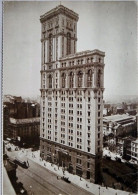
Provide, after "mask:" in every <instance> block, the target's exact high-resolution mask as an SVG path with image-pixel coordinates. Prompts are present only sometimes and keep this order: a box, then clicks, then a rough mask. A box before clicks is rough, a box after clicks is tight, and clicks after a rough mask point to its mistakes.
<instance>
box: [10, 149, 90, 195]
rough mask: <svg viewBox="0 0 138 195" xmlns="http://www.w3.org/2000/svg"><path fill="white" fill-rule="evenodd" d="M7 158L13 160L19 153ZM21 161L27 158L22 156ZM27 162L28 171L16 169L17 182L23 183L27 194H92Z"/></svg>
mask: <svg viewBox="0 0 138 195" xmlns="http://www.w3.org/2000/svg"><path fill="white" fill-rule="evenodd" d="M8 156H9V157H11V158H13V159H14V158H15V156H20V151H17V152H16V151H12V152H8ZM23 159H24V160H26V159H27V157H26V156H24V157H23ZM28 162H29V168H28V169H24V168H22V167H20V166H18V168H17V177H18V182H21V183H23V186H24V188H25V189H26V190H27V191H28V194H33V195H43V194H45V195H55V194H57V195H58V194H62V195H76V194H79V195H84V194H86V195H92V193H90V192H88V191H86V190H84V189H81V188H80V187H78V186H76V185H74V184H72V183H71V184H69V183H66V182H65V181H63V180H61V178H59V179H57V175H56V174H54V173H52V172H50V171H49V170H47V169H46V168H44V167H42V166H40V165H39V164H37V163H35V162H33V161H32V160H30V159H28ZM30 186H31V187H30Z"/></svg>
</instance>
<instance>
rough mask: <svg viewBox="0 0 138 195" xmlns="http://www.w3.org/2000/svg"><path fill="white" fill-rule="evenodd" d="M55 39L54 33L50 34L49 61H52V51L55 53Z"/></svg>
mask: <svg viewBox="0 0 138 195" xmlns="http://www.w3.org/2000/svg"><path fill="white" fill-rule="evenodd" d="M52 50H53V40H52V34H50V35H49V62H51V61H52V53H53V51H52Z"/></svg>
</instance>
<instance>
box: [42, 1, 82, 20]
mask: <svg viewBox="0 0 138 195" xmlns="http://www.w3.org/2000/svg"><path fill="white" fill-rule="evenodd" d="M59 14H64V15H66V16H69V17H70V18H72V19H74V20H76V21H78V19H79V16H78V14H77V13H75V12H74V11H72V10H71V9H68V8H67V7H64V6H63V5H59V6H57V7H55V8H54V9H51V10H50V11H48V12H47V13H45V14H43V15H41V16H40V21H41V22H44V21H45V20H47V19H50V18H52V17H53V16H57V15H59Z"/></svg>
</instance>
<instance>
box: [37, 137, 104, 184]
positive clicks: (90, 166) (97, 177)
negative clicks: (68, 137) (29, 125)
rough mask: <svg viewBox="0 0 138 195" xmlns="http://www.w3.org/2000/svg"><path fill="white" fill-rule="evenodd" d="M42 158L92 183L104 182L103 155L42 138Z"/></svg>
mask: <svg viewBox="0 0 138 195" xmlns="http://www.w3.org/2000/svg"><path fill="white" fill-rule="evenodd" d="M40 157H41V158H42V159H43V160H46V161H49V162H51V163H54V164H57V165H58V166H62V167H63V170H67V171H69V172H70V173H72V174H75V175H78V176H80V177H82V178H84V179H89V180H90V182H92V183H101V182H102V174H101V173H102V171H101V167H102V153H100V154H98V155H92V154H90V153H87V152H83V151H81V150H77V149H74V148H70V147H68V146H65V145H62V144H59V143H55V142H52V141H50V140H46V139H43V138H40Z"/></svg>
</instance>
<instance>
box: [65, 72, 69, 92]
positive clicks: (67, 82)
mask: <svg viewBox="0 0 138 195" xmlns="http://www.w3.org/2000/svg"><path fill="white" fill-rule="evenodd" d="M65 88H69V75H68V73H66V86H65Z"/></svg>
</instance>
